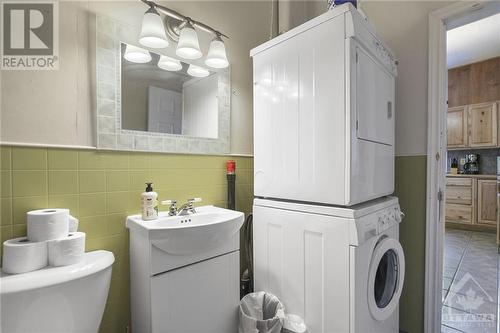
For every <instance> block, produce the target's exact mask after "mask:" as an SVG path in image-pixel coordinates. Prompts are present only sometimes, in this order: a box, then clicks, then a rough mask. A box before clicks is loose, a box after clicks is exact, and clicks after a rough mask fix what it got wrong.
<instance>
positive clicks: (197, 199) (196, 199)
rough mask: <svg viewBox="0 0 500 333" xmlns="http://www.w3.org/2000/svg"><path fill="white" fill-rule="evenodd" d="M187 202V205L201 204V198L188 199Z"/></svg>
mask: <svg viewBox="0 0 500 333" xmlns="http://www.w3.org/2000/svg"><path fill="white" fill-rule="evenodd" d="M188 202H189V203H195V202H201V198H192V199H188Z"/></svg>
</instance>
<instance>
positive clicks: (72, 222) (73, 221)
mask: <svg viewBox="0 0 500 333" xmlns="http://www.w3.org/2000/svg"><path fill="white" fill-rule="evenodd" d="M68 222H69V225H68V231H69V233H72V232H77V231H78V219H77V218H76V217H73V216H71V215H70V216H69V219H68Z"/></svg>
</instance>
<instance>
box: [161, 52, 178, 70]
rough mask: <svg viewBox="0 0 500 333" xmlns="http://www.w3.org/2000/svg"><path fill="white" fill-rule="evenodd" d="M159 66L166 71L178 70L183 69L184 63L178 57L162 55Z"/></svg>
mask: <svg viewBox="0 0 500 333" xmlns="http://www.w3.org/2000/svg"><path fill="white" fill-rule="evenodd" d="M158 67H160V68H161V69H164V70H166V71H171V72H176V71H179V70H181V69H182V64H181V62H180V61H179V60H177V59H174V58H170V57H167V56H164V55H162V56H160V60H158Z"/></svg>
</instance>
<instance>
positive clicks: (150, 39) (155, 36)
mask: <svg viewBox="0 0 500 333" xmlns="http://www.w3.org/2000/svg"><path fill="white" fill-rule="evenodd" d="M139 43H141V44H142V45H144V46H146V47H150V48H153V49H163V48H165V47H167V46H168V44H169V42H168V39H167V34H166V33H165V26H164V25H163V20H162V18H161V16H160V14H159V13H158V11H157V10H156V9H155V8H154V7H153V6H151V7H150V8H149V9H148V10H147V11H146V12H145V13H144V16H143V18H142V28H141V34H140V35H139Z"/></svg>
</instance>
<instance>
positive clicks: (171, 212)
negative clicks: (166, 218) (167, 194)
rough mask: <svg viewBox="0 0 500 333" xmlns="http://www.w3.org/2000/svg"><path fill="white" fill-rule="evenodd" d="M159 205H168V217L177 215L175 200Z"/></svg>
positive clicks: (164, 201) (165, 201)
mask: <svg viewBox="0 0 500 333" xmlns="http://www.w3.org/2000/svg"><path fill="white" fill-rule="evenodd" d="M161 204H162V205H170V208H169V210H168V215H170V216H174V215H177V200H163V201H162V202H161Z"/></svg>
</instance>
